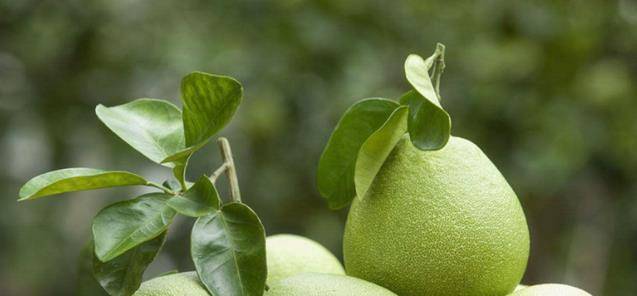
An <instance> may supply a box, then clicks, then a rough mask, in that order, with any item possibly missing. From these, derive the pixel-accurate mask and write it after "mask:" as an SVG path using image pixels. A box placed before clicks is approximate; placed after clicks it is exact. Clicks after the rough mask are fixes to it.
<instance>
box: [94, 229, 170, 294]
mask: <svg viewBox="0 0 637 296" xmlns="http://www.w3.org/2000/svg"><path fill="white" fill-rule="evenodd" d="M165 240H166V232H165V231H164V232H163V233H161V234H160V235H159V236H157V237H155V238H153V239H151V240H149V241H146V242H144V243H142V244H140V245H138V246H136V247H134V248H132V249H130V250H128V251H126V252H125V253H123V254H121V255H119V256H117V257H115V258H113V259H111V260H109V261H107V262H102V261H100V260H99V259H98V258H96V257H94V258H93V274H94V276H95V278H96V279H97V281H98V282H99V283H100V285H101V286H102V287H103V288H104V289H105V290H106V291H108V293H109V294H110V295H111V296H130V295H133V293H135V291H137V289H139V286H140V285H141V283H142V277H143V275H144V271H145V270H146V268H147V267H148V265H150V263H151V262H153V260H154V259H155V257H156V256H157V253H159V250H161V247H162V246H163V244H164V241H165Z"/></svg>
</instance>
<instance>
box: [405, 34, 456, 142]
mask: <svg viewBox="0 0 637 296" xmlns="http://www.w3.org/2000/svg"><path fill="white" fill-rule="evenodd" d="M432 67H434V78H435V79H434V80H435V84H436V86H434V84H433V83H432V79H431V77H430V75H429V70H431V68H432ZM443 69H444V46H443V45H442V44H438V47H437V48H436V51H435V53H434V54H433V55H432V56H430V57H429V58H427V59H426V60H423V58H422V57H420V56H418V55H414V54H412V55H409V56H408V57H407V60H406V61H405V75H406V77H407V81H409V83H410V84H411V85H412V86H413V87H414V91H409V92H408V93H407V94H405V95H404V96H403V97H402V98H401V100H400V101H401V103H402V104H405V105H408V106H409V120H408V130H409V135H410V138H411V141H412V143H413V144H414V146H416V147H417V148H419V149H420V150H425V151H427V150H438V149H441V148H442V147H444V146H445V145H446V144H447V142H448V141H449V136H450V133H451V118H450V117H449V114H448V113H447V112H446V111H445V110H444V109H443V108H442V107H441V105H440V94H439V91H438V85H439V83H440V75H441V74H442V70H443Z"/></svg>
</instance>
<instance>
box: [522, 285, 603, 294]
mask: <svg viewBox="0 0 637 296" xmlns="http://www.w3.org/2000/svg"><path fill="white" fill-rule="evenodd" d="M511 296H591V294H589V293H587V292H586V291H584V290H581V289H578V288H575V287H572V286H568V285H562V284H541V285H533V286H529V287H527V288H524V289H522V290H519V291H516V292H515V293H513V294H511Z"/></svg>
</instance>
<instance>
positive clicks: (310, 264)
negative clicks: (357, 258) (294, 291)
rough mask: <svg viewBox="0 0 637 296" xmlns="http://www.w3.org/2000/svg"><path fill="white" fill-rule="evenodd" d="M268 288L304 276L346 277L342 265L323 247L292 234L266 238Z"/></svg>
mask: <svg viewBox="0 0 637 296" xmlns="http://www.w3.org/2000/svg"><path fill="white" fill-rule="evenodd" d="M265 250H266V256H267V262H268V279H267V282H268V284H274V283H276V282H277V281H280V280H282V279H285V278H287V277H291V276H294V275H297V274H301V273H307V272H315V273H331V274H345V270H344V269H343V265H342V264H341V262H340V261H338V259H337V258H336V257H335V256H334V255H333V254H332V253H331V252H330V251H329V250H327V249H326V248H325V247H323V246H322V245H321V244H319V243H317V242H315V241H313V240H311V239H308V238H305V237H302V236H298V235H292V234H278V235H273V236H269V237H267V238H266V247H265Z"/></svg>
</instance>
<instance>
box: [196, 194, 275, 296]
mask: <svg viewBox="0 0 637 296" xmlns="http://www.w3.org/2000/svg"><path fill="white" fill-rule="evenodd" d="M191 255H192V260H193V262H194V263H195V267H196V269H197V273H198V274H199V278H200V279H201V281H202V282H203V284H204V285H205V286H206V288H207V289H208V291H209V292H210V293H212V295H228V296H239V295H241V296H248V295H255V296H256V295H262V294H263V291H264V289H265V279H266V277H267V267H266V261H265V260H266V259H265V231H264V229H263V225H262V224H261V221H260V220H259V217H257V215H256V214H255V213H254V212H253V211H252V210H251V209H250V208H249V207H248V206H246V205H244V204H242V203H238V202H233V203H229V204H226V205H224V206H222V207H221V210H219V211H217V212H215V213H213V214H210V215H207V216H203V217H200V218H199V219H197V222H196V223H195V226H194V227H193V228H192V236H191Z"/></svg>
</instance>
